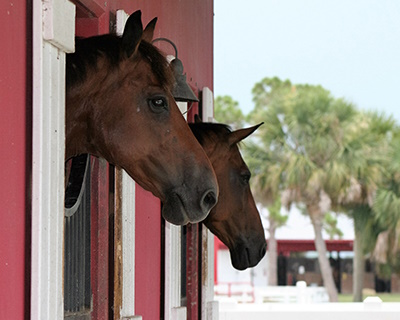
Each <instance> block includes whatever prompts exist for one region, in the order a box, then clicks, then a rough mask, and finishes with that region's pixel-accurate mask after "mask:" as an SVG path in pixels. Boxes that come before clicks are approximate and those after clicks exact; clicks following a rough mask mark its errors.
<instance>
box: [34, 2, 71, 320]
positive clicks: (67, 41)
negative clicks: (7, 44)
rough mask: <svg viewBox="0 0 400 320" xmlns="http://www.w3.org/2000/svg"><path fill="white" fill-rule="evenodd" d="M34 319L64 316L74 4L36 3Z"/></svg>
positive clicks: (40, 319) (57, 319)
mask: <svg viewBox="0 0 400 320" xmlns="http://www.w3.org/2000/svg"><path fill="white" fill-rule="evenodd" d="M32 5H33V33H32V34H33V61H32V64H33V77H32V78H33V83H32V85H33V107H32V109H33V116H32V258H31V319H33V320H62V319H64V301H63V253H64V251H63V241H64V161H65V159H64V156H65V61H66V53H70V52H73V51H74V49H75V47H74V46H75V42H74V37H75V5H73V4H72V3H71V2H69V1H68V0H43V1H33V4H32Z"/></svg>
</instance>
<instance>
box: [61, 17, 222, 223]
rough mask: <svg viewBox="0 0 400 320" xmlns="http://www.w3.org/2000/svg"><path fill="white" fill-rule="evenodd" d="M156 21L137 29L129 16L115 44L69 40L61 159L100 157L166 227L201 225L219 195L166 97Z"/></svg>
mask: <svg viewBox="0 0 400 320" xmlns="http://www.w3.org/2000/svg"><path fill="white" fill-rule="evenodd" d="M156 21H157V18H155V19H153V20H152V21H151V22H150V23H149V24H148V25H147V26H146V28H145V29H144V30H143V26H142V21H141V12H140V11H136V12H134V13H133V14H132V15H130V17H129V18H128V20H127V22H126V26H125V29H124V32H123V35H122V36H121V37H120V36H117V35H114V34H106V35H101V36H95V37H90V38H86V39H77V40H76V51H75V53H72V54H69V55H67V62H66V86H67V89H66V160H67V159H69V158H71V157H74V156H77V155H80V154H84V153H90V154H92V155H94V156H97V157H102V158H105V159H106V160H107V161H108V162H109V163H112V164H114V165H116V166H118V167H121V168H123V169H124V170H126V172H127V173H128V174H129V175H130V176H131V177H132V178H133V179H134V180H135V181H136V182H137V183H138V184H139V185H140V186H142V187H143V188H144V189H146V190H149V191H151V192H152V193H153V194H154V195H155V196H156V197H158V198H160V200H161V201H162V203H163V207H162V208H163V209H162V215H163V217H164V218H165V219H166V220H167V221H169V222H171V223H173V224H176V225H185V224H187V223H189V222H190V223H195V222H199V221H201V220H203V219H204V218H205V217H206V216H207V215H208V213H209V212H210V210H211V208H212V207H213V206H214V205H215V204H216V202H217V197H218V192H219V191H218V184H217V180H216V177H215V174H214V171H213V169H212V166H211V163H210V161H209V160H208V158H207V156H206V154H205V153H204V151H203V149H202V148H201V146H200V144H199V143H198V142H197V141H196V139H195V137H194V136H193V135H192V134H191V132H190V129H189V126H188V124H187V123H186V122H185V120H184V118H183V116H182V114H181V113H180V111H179V109H178V107H177V105H176V103H175V100H174V98H173V96H172V94H171V90H172V88H173V85H174V81H173V73H172V70H171V68H170V67H169V66H168V63H167V60H166V59H165V57H164V56H163V55H162V54H161V53H160V52H159V51H158V50H157V48H155V47H154V46H153V45H152V44H151V40H152V38H153V33H154V28H155V25H156Z"/></svg>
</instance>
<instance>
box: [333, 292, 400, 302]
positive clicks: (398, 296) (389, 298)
mask: <svg viewBox="0 0 400 320" xmlns="http://www.w3.org/2000/svg"><path fill="white" fill-rule="evenodd" d="M376 296H378V297H379V298H381V299H382V301H383V302H400V293H377V294H376ZM366 297H367V296H366V295H364V297H363V300H364V299H365V298H366ZM339 302H353V295H352V294H339Z"/></svg>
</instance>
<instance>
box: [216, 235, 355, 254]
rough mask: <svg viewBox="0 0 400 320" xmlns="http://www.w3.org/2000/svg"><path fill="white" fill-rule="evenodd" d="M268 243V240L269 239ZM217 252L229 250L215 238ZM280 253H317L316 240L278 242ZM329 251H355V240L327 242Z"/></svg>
mask: <svg viewBox="0 0 400 320" xmlns="http://www.w3.org/2000/svg"><path fill="white" fill-rule="evenodd" d="M267 242H268V239H267ZM214 243H215V248H216V250H228V248H227V247H226V246H225V245H224V244H223V243H222V242H221V241H220V240H219V239H218V238H215V242H214ZM277 243H278V252H287V253H290V252H305V251H315V243H314V240H285V239H281V240H277ZM325 244H326V248H327V250H328V251H353V240H325Z"/></svg>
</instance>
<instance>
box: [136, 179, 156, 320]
mask: <svg viewBox="0 0 400 320" xmlns="http://www.w3.org/2000/svg"><path fill="white" fill-rule="evenodd" d="M135 201H136V203H135V209H136V214H135V215H136V220H135V229H136V230H135V314H136V315H141V316H143V319H160V312H161V300H160V298H161V290H160V288H161V204H160V201H159V200H158V198H156V197H154V196H153V195H152V194H151V193H150V192H147V191H145V190H144V189H142V188H141V187H140V186H139V185H137V184H136V196H135Z"/></svg>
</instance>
